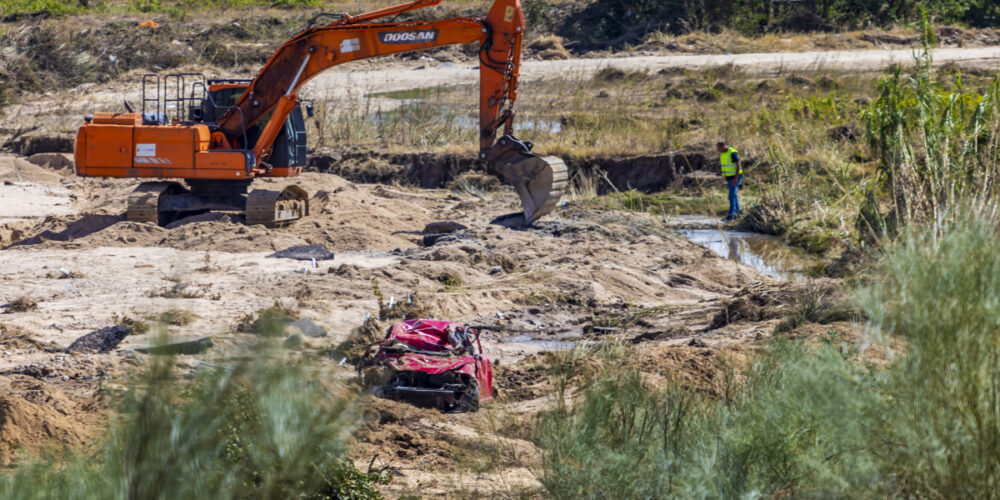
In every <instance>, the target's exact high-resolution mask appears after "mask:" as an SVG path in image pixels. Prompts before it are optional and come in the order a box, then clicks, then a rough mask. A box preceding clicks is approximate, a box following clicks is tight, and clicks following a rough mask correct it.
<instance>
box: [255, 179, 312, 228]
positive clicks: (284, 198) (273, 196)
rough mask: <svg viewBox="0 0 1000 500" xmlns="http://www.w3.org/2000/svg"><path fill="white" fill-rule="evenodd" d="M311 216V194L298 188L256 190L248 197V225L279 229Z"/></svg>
mask: <svg viewBox="0 0 1000 500" xmlns="http://www.w3.org/2000/svg"><path fill="white" fill-rule="evenodd" d="M307 215H309V194H308V193H306V191H305V190H304V189H302V188H300V187H298V186H288V187H286V188H285V189H283V190H281V191H274V190H270V189H254V190H253V191H251V192H250V195H249V196H247V208H246V223H247V225H248V226H252V225H254V224H263V225H264V226H266V227H277V226H281V225H283V224H287V223H290V222H292V221H296V220H299V219H301V218H303V217H305V216H307Z"/></svg>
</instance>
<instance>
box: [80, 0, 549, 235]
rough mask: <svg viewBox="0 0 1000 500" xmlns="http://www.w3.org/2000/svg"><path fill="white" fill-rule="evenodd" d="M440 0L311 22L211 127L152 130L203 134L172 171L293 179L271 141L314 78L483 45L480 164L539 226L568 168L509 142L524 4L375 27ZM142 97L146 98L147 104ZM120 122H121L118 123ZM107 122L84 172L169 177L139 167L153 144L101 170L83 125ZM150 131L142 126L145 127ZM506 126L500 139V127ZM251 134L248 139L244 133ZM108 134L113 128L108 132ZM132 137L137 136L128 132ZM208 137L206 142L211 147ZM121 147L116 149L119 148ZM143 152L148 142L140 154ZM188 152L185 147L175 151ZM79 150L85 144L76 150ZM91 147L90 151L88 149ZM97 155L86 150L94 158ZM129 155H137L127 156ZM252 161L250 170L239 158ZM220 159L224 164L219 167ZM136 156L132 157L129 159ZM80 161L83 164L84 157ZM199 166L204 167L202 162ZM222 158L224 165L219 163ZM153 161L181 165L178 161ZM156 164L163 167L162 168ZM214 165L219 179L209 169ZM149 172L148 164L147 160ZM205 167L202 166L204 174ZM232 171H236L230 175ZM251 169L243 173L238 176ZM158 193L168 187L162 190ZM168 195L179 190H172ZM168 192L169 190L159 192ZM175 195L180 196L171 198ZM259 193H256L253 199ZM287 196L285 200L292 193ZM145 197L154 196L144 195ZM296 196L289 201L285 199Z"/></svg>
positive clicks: (512, 1)
mask: <svg viewBox="0 0 1000 500" xmlns="http://www.w3.org/2000/svg"><path fill="white" fill-rule="evenodd" d="M439 3H440V0H415V1H411V2H408V3H405V4H401V5H397V6H394V7H387V8H384V9H379V10H376V11H372V12H368V13H365V14H361V15H358V16H350V15H347V14H342V15H340V16H339V17H337V18H336V19H335V20H334V21H333V22H332V23H330V24H327V25H323V26H311V27H309V28H307V29H305V30H303V31H301V32H299V33H298V34H296V35H294V36H293V37H292V38H290V39H289V40H288V41H287V42H285V43H284V44H282V45H281V47H279V48H278V49H277V50H276V51H275V52H274V54H272V55H271V57H270V58H269V59H268V61H267V63H266V64H265V65H264V67H263V68H262V69H261V70H260V71H259V72H258V73H257V75H256V76H255V77H254V78H253V79H252V80H251V81H249V82H246V83H244V84H239V85H238V86H237V87H238V88H239V90H240V92H239V94H238V97H236V99H235V102H234V103H232V104H231V105H227V106H215V103H214V101H213V110H214V109H224V110H225V111H224V113H223V114H222V115H221V116H220V117H219V118H218V120H217V121H215V122H214V123H211V124H209V125H210V126H208V127H206V125H201V124H180V123H175V124H173V125H166V124H153V125H151V126H153V127H160V128H158V129H155V130H151V131H150V133H152V135H154V136H155V135H158V134H159V135H161V134H163V133H164V128H165V127H169V126H173V127H179V128H183V127H187V128H188V129H190V130H191V131H192V132H186V131H184V130H177V133H176V134H175V135H178V134H179V135H180V136H184V134H188V135H191V136H192V137H196V138H198V141H199V142H198V143H197V144H191V146H190V150H191V152H192V153H195V155H194V157H193V160H192V161H187V159H186V158H185V162H186V163H187V164H190V165H191V169H190V171H188V170H183V171H180V170H177V169H170V173H172V174H178V173H181V172H183V175H175V176H180V177H184V178H187V179H192V178H198V179H206V178H208V179H227V180H231V179H252V178H253V177H260V176H263V177H287V176H294V175H297V174H298V172H299V171H300V170H301V168H299V167H294V166H289V165H274V164H273V163H272V161H271V160H272V153H273V152H274V147H275V141H276V140H277V139H278V137H279V136H280V135H281V134H282V133H284V130H285V128H286V122H287V120H288V119H289V116H290V115H291V114H292V113H293V111H295V110H296V109H298V106H299V99H298V91H299V90H300V89H301V88H302V86H303V85H305V84H306V83H307V82H308V81H309V80H311V79H312V78H314V77H315V76H317V75H319V74H320V73H322V72H323V71H326V70H328V69H330V68H332V67H334V66H337V65H340V64H343V63H347V62H351V61H357V60H361V59H368V58H373V57H380V56H386V55H391V54H398V53H403V52H412V51H418V50H424V49H429V48H434V47H441V46H445V45H454V44H469V43H478V44H479V62H480V64H479V72H480V112H479V114H480V116H479V123H480V128H479V140H480V148H479V149H480V153H479V156H480V158H481V159H482V160H484V161H486V164H487V169H488V170H489V171H490V172H491V173H493V174H496V175H499V176H500V177H502V178H504V180H506V181H507V182H509V183H510V184H512V185H513V186H514V188H515V190H516V191H517V192H518V195H519V196H520V197H521V199H522V204H523V206H524V215H525V220H526V221H527V222H528V223H531V222H534V221H535V220H536V219H538V217H540V216H541V215H543V214H545V213H547V212H548V211H551V209H552V207H553V206H554V204H555V201H557V200H558V197H559V195H560V194H561V191H562V189H563V188H564V187H565V184H566V177H567V176H566V167H565V165H564V164H563V163H562V161H561V160H559V159H558V158H554V157H541V156H539V155H537V154H534V153H532V152H531V148H532V145H531V143H528V142H524V141H520V140H518V139H516V138H515V137H513V119H514V115H515V112H514V108H513V105H514V102H515V101H516V100H517V80H518V76H519V74H518V70H519V67H520V58H521V41H522V38H523V36H524V28H525V26H524V16H523V14H522V11H521V4H520V0H496V1H495V3H494V4H493V6H492V8H491V9H490V11H489V13H488V14H487V15H486V17H459V18H452V19H445V20H440V21H407V22H396V23H376V22H374V21H376V20H378V19H381V18H385V17H387V16H394V15H397V14H400V13H403V12H407V11H412V10H414V9H419V8H423V7H429V6H434V5H437V4H439ZM145 100H146V99H145V98H144V102H145ZM140 118H142V119H144V117H141V116H137V115H129V117H128V119H127V120H126V121H128V122H129V123H133V124H134V125H136V126H139V125H138V123H139V122H138V121H136V120H140ZM115 119H117V118H115ZM108 120H110V119H105V118H102V119H101V120H98V121H97V122H93V123H91V122H88V124H85V125H84V127H82V128H81V135H80V137H81V138H82V139H81V140H80V141H79V142H80V143H83V154H82V155H80V154H78V159H77V162H78V165H82V168H80V167H78V173H80V174H81V175H109V174H110V175H114V174H115V173H118V174H120V175H117V176H140V177H161V178H162V177H163V175H162V174H166V173H167V172H166V170H163V171H162V174H161V175H156V173H157V172H158V171H157V170H155V169H154V170H152V171H151V170H149V169H148V168H147V169H145V170H137V168H138V165H136V163H137V161H138V162H139V163H141V162H143V161H147V160H146V159H145V158H143V157H142V155H140V150H143V151H147V152H148V151H151V150H153V149H155V148H153V147H152V146H150V145H149V144H148V143H143V144H141V145H139V144H136V145H134V147H133V149H134V150H135V153H136V154H135V155H134V156H135V160H137V161H131V163H130V164H129V165H128V168H120V167H124V165H121V163H122V162H121V159H120V158H119V159H118V160H117V162H118V163H119V164H116V165H101V164H100V163H101V160H98V161H96V162H95V161H91V160H97V159H98V158H102V157H103V158H106V154H104V153H107V152H106V151H102V150H101V148H102V139H101V138H100V137H99V135H97V134H93V133H90V134H84V129H85V128H88V127H91V128H92V129H93V130H91V131H89V132H97V131H98V130H97V128H94V127H100V126H108V125H111V123H109V122H108ZM143 125H145V124H143ZM501 127H502V128H503V131H502V137H501V138H500V139H499V140H498V139H497V131H498V130H499V129H500V128H501ZM251 129H252V130H253V131H254V133H252V134H250V133H248V131H250V130H251ZM102 133H105V134H110V132H102ZM132 135H133V136H135V134H132ZM205 135H209V140H208V141H205V140H204V137H205ZM117 145H118V144H116V146H117ZM140 146H142V147H141V148H140ZM179 147H180V152H181V153H183V152H184V146H183V145H182V146H179ZM77 149H78V152H79V151H80V149H81V147H80V144H78V146H77ZM92 150H93V151H92ZM92 152H93V153H94V154H90V153H92ZM223 152H228V153H233V152H240V153H241V155H238V157H237V156H230V157H223V156H221V154H222V153H223ZM129 156H131V155H129ZM244 156H245V157H246V160H247V161H246V165H245V166H244V165H243V164H242V163H243V162H242V158H243V157H244ZM216 158H218V161H216ZM128 159H129V160H131V158H128ZM81 160H82V161H81ZM199 160H200V163H199ZM223 160H225V161H223ZM148 161H154V162H158V161H166V162H169V163H165V164H170V165H175V164H176V163H175V162H174V161H173V159H172V158H156V159H154V160H148ZM156 165H157V168H158V167H159V166H160V165H161V164H160V163H157V164H156ZM209 165H214V166H215V167H214V170H215V172H214V173H208V172H207V170H208V169H207V168H203V167H207V166H209ZM142 166H143V167H146V166H147V165H145V164H143V165H142ZM200 169H201V170H200ZM232 169H235V170H237V171H232ZM243 170H245V173H244V172H242V171H243ZM157 189H159V191H156V192H160V191H163V189H164V188H157ZM171 189H172V190H173V191H172V192H175V193H176V192H177V190H176V189H175V188H171ZM163 192H166V191H163ZM173 196H177V194H174V195H173ZM252 198H253V197H251V199H252ZM286 198H288V197H286ZM146 199H153V198H149V197H148V196H147V198H146ZM288 199H292V198H288Z"/></svg>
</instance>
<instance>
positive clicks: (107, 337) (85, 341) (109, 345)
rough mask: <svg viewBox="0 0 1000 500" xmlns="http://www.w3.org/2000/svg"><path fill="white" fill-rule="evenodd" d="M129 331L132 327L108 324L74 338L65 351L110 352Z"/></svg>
mask: <svg viewBox="0 0 1000 500" xmlns="http://www.w3.org/2000/svg"><path fill="white" fill-rule="evenodd" d="M130 333H132V329H131V328H129V327H127V326H122V325H116V326H108V327H105V328H101V329H100V330H94V331H92V332H90V333H88V334H86V335H84V336H82V337H80V338H78V339H76V340H74V341H73V343H72V344H70V345H69V347H67V348H66V352H97V353H107V352H111V351H112V350H114V348H115V347H118V344H120V343H121V341H122V340H124V339H125V337H127V336H128V335H129V334H130Z"/></svg>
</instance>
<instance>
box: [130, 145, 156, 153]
mask: <svg viewBox="0 0 1000 500" xmlns="http://www.w3.org/2000/svg"><path fill="white" fill-rule="evenodd" d="M135 155H136V156H156V144H136V145H135Z"/></svg>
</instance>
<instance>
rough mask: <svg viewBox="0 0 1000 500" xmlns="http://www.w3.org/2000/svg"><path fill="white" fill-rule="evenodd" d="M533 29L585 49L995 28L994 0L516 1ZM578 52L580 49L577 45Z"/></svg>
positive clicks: (999, 20) (999, 13)
mask: <svg viewBox="0 0 1000 500" xmlns="http://www.w3.org/2000/svg"><path fill="white" fill-rule="evenodd" d="M522 3H523V4H524V9H525V13H526V17H527V18H528V21H529V23H531V24H532V25H534V26H546V27H547V28H548V29H549V30H551V31H554V32H556V33H557V34H559V35H561V36H563V37H564V38H567V39H569V40H573V41H577V42H578V43H581V44H584V45H585V46H591V47H594V46H612V47H620V46H623V45H626V44H634V43H637V42H640V41H641V40H642V38H643V37H644V36H645V35H646V34H648V33H651V32H655V31H661V32H668V33H676V34H681V33H685V32H689V31H696V30H705V31H716V30H720V29H731V30H736V31H739V32H741V33H744V34H748V35H753V34H761V33H768V32H775V31H785V32H808V31H838V30H849V29H864V28H873V27H885V26H890V25H894V24H901V23H909V22H913V21H916V20H918V19H920V17H921V12H923V11H926V13H927V16H928V18H929V19H930V21H931V22H932V23H935V24H964V25H968V26H970V27H980V28H982V27H995V26H1000V2H998V1H997V0H923V1H920V0H631V1H630V0H593V1H591V2H570V3H568V4H567V3H565V2H559V1H553V0H522ZM581 48H583V47H581Z"/></svg>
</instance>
